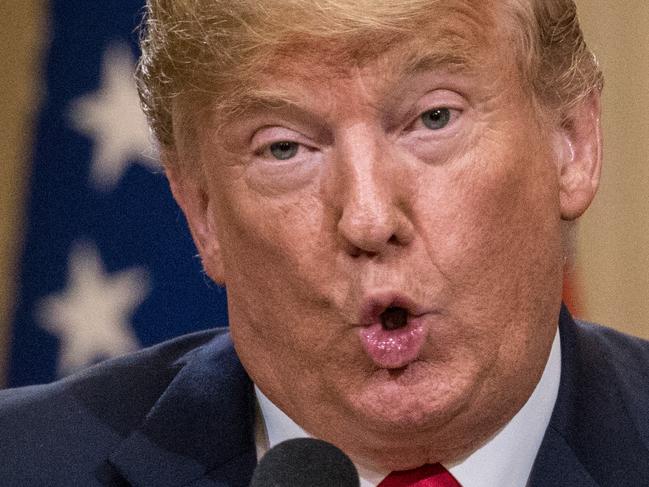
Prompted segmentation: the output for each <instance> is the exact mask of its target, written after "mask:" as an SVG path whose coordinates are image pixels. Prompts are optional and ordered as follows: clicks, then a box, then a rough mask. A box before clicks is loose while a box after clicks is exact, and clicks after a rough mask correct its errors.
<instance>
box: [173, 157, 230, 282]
mask: <svg viewBox="0 0 649 487" xmlns="http://www.w3.org/2000/svg"><path fill="white" fill-rule="evenodd" d="M176 157H177V155H176V153H175V152H174V153H165V154H164V155H163V160H164V161H165V172H166V175H167V179H168V180H169V185H170V187H171V192H172V193H173V195H174V198H175V199H176V202H177V203H178V204H179V205H180V207H181V208H182V210H183V213H184V214H185V218H186V219H187V223H188V225H189V230H190V232H191V234H192V238H193V239H194V243H195V244H196V248H197V249H198V252H199V254H200V257H201V260H202V262H203V269H204V270H205V272H206V273H207V275H208V276H209V277H210V278H211V279H212V280H213V281H214V282H216V283H217V284H221V285H225V278H224V272H223V260H222V256H221V247H220V244H219V239H218V235H217V232H216V229H215V222H214V220H213V214H212V212H211V211H210V204H211V201H210V196H209V193H208V191H207V189H206V188H205V184H204V179H203V177H202V175H201V174H199V171H198V170H192V169H184V168H182V167H180V166H179V165H178V164H175V163H173V162H172V163H169V162H170V161H174V159H171V158H176Z"/></svg>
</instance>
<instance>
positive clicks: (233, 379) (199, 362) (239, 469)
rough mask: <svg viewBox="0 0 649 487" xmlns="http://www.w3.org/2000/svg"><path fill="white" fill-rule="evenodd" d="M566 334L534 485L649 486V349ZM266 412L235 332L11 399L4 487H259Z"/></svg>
mask: <svg viewBox="0 0 649 487" xmlns="http://www.w3.org/2000/svg"><path fill="white" fill-rule="evenodd" d="M559 324H560V326H559V329H560V333H561V347H562V372H561V386H560V390H559V396H558V400H557V404H556V407H555V410H554V413H553V415H552V419H551V422H550V426H549V427H548V430H547V432H546V434H545V438H544V440H543V443H542V445H541V449H540V451H539V454H538V457H537V460H536V463H535V465H534V468H533V471H532V475H531V478H530V483H529V486H530V487H540V486H544V487H546V486H547V487H560V486H566V487H568V486H569V487H594V486H600V487H603V486H607V487H609V486H610V487H642V486H649V343H648V342H645V341H642V340H640V339H636V338H631V337H628V336H625V335H622V334H620V333H617V332H615V331H612V330H610V329H607V328H602V327H599V326H596V325H590V324H585V323H580V322H574V321H573V320H572V318H571V317H570V315H569V314H568V312H567V311H566V310H565V309H564V310H562V312H561V317H560V323H559ZM254 416H255V403H254V392H253V387H252V383H251V381H250V379H249V378H248V376H247V375H246V373H245V371H244V370H243V368H242V366H241V364H240V362H239V360H238V358H237V356H236V354H235V352H234V349H233V347H232V343H231V341H230V338H229V335H228V334H227V332H224V331H211V332H202V333H197V334H193V335H188V336H185V337H182V338H179V339H176V340H173V341H170V342H167V343H164V344H161V345H158V346H156V347H153V348H150V349H147V350H144V351H142V352H139V353H137V354H135V355H131V356H129V357H125V358H121V359H117V360H112V361H108V362H105V363H102V364H99V365H97V366H95V367H92V368H90V369H88V370H86V371H84V372H83V373H81V374H79V375H76V376H74V377H72V378H69V379H66V380H63V381H59V382H56V383H53V384H49V385H41V386H33V387H27V388H22V389H15V390H5V391H1V392H0V485H3V486H4V485H7V486H12V487H13V486H52V487H55V486H65V487H70V486H100V485H101V486H129V485H132V486H156V487H171V486H175V487H179V486H186V487H190V486H191V487H199V486H200V487H207V486H247V485H248V483H249V480H250V477H251V475H252V471H253V469H254V467H255V464H256V454H255V443H254ZM494 487H509V486H494Z"/></svg>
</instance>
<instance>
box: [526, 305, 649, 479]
mask: <svg viewBox="0 0 649 487" xmlns="http://www.w3.org/2000/svg"><path fill="white" fill-rule="evenodd" d="M559 330H560V334H561V354H562V357H561V385H560V388H559V396H558V398H557V404H556V405H555V408H554V412H553V414H552V419H551V420H550V426H549V427H548V431H547V432H546V435H545V437H544V439H543V443H542V444H541V448H540V450H539V454H538V457H537V459H536V462H535V465H534V468H533V470H532V475H531V477H530V482H529V484H528V485H529V487H542V486H553V487H561V486H566V487H568V486H570V487H595V486H600V487H608V486H612V485H615V486H616V487H632V486H633V487H636V486H639V485H644V484H643V483H646V482H647V479H646V472H647V471H649V452H648V451H647V446H646V444H645V443H644V442H643V440H642V438H641V435H640V434H639V431H638V429H637V421H638V418H637V417H632V416H630V413H629V411H628V410H627V409H626V407H627V404H628V403H629V400H628V398H627V397H626V396H627V395H628V394H629V393H631V394H633V392H634V391H629V390H627V389H632V388H633V385H632V384H630V385H628V386H626V387H624V386H621V384H623V383H624V380H623V376H624V374H625V371H624V370H623V369H624V365H623V363H618V358H619V356H618V355H616V354H623V353H624V351H623V349H621V348H619V349H618V348H617V347H615V346H613V347H610V348H609V347H608V345H607V344H606V339H605V338H603V336H602V335H603V333H606V332H605V331H602V329H601V328H593V327H591V326H585V325H582V324H577V323H575V322H574V321H573V319H572V317H571V316H570V314H569V312H568V311H567V310H566V309H565V308H563V309H562V311H561V317H560V321H559ZM616 350H617V352H616ZM640 421H643V420H642V419H640Z"/></svg>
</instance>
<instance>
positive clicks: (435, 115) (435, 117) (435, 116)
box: [421, 108, 451, 130]
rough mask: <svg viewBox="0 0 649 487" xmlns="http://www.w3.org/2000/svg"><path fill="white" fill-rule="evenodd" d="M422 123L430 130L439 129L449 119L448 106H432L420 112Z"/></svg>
mask: <svg viewBox="0 0 649 487" xmlns="http://www.w3.org/2000/svg"><path fill="white" fill-rule="evenodd" d="M421 121H422V123H423V124H424V125H425V126H426V127H428V128H429V129H431V130H440V129H443V128H444V127H446V126H447V125H448V123H449V122H450V121H451V109H450V108H434V109H433V110H428V111H427V112H424V113H422V114H421Z"/></svg>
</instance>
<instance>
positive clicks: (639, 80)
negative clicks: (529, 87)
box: [577, 0, 649, 338]
mask: <svg viewBox="0 0 649 487" xmlns="http://www.w3.org/2000/svg"><path fill="white" fill-rule="evenodd" d="M577 4H578V7H579V8H580V12H581V15H582V22H583V24H584V29H585V31H586V36H587V38H588V39H589V41H590V43H591V45H592V47H593V49H594V50H595V51H596V53H597V54H598V57H599V59H600V62H601V64H602V66H603V68H604V74H605V77H606V88H605V91H604V141H605V144H604V145H605V151H604V170H603V178H602V185H601V188H600V192H599V194H598V197H597V199H596V200H595V203H594V204H593V206H592V207H591V209H590V210H589V212H588V213H587V214H586V216H585V217H584V218H583V220H582V223H581V229H580V231H581V233H580V240H579V258H578V265H579V269H580V272H581V276H582V281H583V282H584V290H585V293H584V304H585V310H586V311H585V313H584V315H585V317H586V318H588V319H591V320H596V321H600V322H603V323H607V324H610V325H612V326H615V327H616V328H620V329H623V330H626V331H629V332H631V333H634V334H637V335H642V336H645V337H647V338H649V2H648V1H647V0H623V1H603V0H578V2H577Z"/></svg>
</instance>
